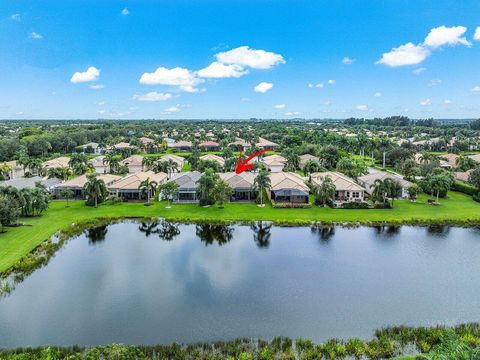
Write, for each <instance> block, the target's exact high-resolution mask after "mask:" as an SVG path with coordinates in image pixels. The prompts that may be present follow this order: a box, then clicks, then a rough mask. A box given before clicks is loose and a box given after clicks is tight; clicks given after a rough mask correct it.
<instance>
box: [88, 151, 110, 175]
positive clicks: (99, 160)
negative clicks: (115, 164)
mask: <svg viewBox="0 0 480 360" xmlns="http://www.w3.org/2000/svg"><path fill="white" fill-rule="evenodd" d="M104 160H105V156H104V155H100V156H96V157H94V158H92V159H90V160H89V161H88V162H89V163H90V164H91V165H92V166H93V167H94V169H95V173H96V174H105V173H108V172H110V167H109V166H108V165H107V164H105V163H104Z"/></svg>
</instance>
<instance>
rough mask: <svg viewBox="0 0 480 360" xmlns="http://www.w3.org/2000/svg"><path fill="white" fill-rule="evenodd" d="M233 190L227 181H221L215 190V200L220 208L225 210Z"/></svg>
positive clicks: (217, 183)
mask: <svg viewBox="0 0 480 360" xmlns="http://www.w3.org/2000/svg"><path fill="white" fill-rule="evenodd" d="M232 195H233V189H232V187H231V186H230V184H229V183H227V182H226V181H225V180H222V179H219V180H218V181H217V182H216V184H215V186H214V188H213V198H214V200H215V202H216V203H217V204H218V207H219V208H221V209H222V208H223V207H224V204H225V203H226V202H229V201H230V197H231V196H232Z"/></svg>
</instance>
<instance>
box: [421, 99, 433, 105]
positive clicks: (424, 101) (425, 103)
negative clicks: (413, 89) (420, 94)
mask: <svg viewBox="0 0 480 360" xmlns="http://www.w3.org/2000/svg"><path fill="white" fill-rule="evenodd" d="M431 103H432V100H430V99H425V100H422V101H420V105H422V106H428V105H430V104H431Z"/></svg>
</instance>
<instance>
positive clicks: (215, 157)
mask: <svg viewBox="0 0 480 360" xmlns="http://www.w3.org/2000/svg"><path fill="white" fill-rule="evenodd" d="M200 160H204V161H216V162H217V163H218V164H219V165H220V166H224V165H225V160H224V159H223V158H222V157H221V156H218V155H214V154H206V155H202V156H200Z"/></svg>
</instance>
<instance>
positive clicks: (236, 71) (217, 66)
mask: <svg viewBox="0 0 480 360" xmlns="http://www.w3.org/2000/svg"><path fill="white" fill-rule="evenodd" d="M197 74H198V76H200V77H203V78H216V79H220V78H239V77H241V76H243V75H246V74H248V70H245V69H244V68H243V67H242V66H240V65H237V64H229V65H225V64H223V63H220V62H217V61H215V62H213V63H211V64H210V65H208V66H207V67H206V68H204V69H201V70H199V71H197Z"/></svg>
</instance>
